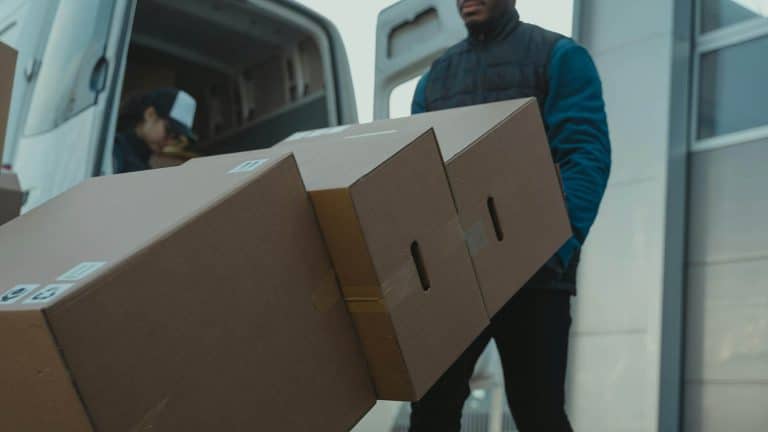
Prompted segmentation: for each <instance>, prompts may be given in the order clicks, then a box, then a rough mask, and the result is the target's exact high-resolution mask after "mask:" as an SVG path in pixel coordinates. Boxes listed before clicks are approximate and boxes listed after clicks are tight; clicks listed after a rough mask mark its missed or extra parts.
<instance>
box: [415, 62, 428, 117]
mask: <svg viewBox="0 0 768 432" xmlns="http://www.w3.org/2000/svg"><path fill="white" fill-rule="evenodd" d="M427 77H429V71H427V72H426V73H425V74H424V75H422V76H421V79H420V80H419V83H418V84H416V91H415V92H414V93H413V101H412V102H411V114H421V113H423V112H426V111H427V100H426V99H427V97H426V87H427Z"/></svg>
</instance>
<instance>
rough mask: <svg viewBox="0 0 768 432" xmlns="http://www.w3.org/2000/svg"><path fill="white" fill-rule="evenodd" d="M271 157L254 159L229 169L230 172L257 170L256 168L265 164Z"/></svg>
mask: <svg viewBox="0 0 768 432" xmlns="http://www.w3.org/2000/svg"><path fill="white" fill-rule="evenodd" d="M268 160H269V159H254V160H249V161H245V162H243V163H241V164H240V165H238V166H236V167H234V168H232V169H231V170H229V174H237V173H245V172H251V171H255V170H256V168H258V167H260V166H262V165H264V162H266V161H268Z"/></svg>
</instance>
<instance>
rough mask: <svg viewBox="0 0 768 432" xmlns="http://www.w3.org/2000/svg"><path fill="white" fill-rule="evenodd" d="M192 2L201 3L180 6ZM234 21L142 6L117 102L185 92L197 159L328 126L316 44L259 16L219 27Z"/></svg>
mask: <svg viewBox="0 0 768 432" xmlns="http://www.w3.org/2000/svg"><path fill="white" fill-rule="evenodd" d="M195 3H200V4H201V5H203V3H204V2H203V1H201V0H191V1H190V2H188V3H187V2H185V3H184V7H190V5H193V4H195ZM225 3H226V2H219V4H225ZM174 5H176V6H177V7H180V6H179V5H180V4H174ZM239 7H240V8H241V9H242V6H239ZM207 11H208V12H209V13H221V14H225V13H232V10H229V9H228V8H226V7H224V8H216V9H207ZM187 12H189V11H187ZM239 13H240V14H242V10H240V11H239ZM254 13H255V12H254ZM234 19H236V16H235V15H233V16H223V15H222V16H221V17H211V19H210V21H206V19H205V18H201V15H200V14H193V13H186V12H184V11H182V10H181V9H175V8H174V7H173V5H172V6H169V5H168V3H167V2H153V1H149V2H143V3H142V2H140V3H139V5H138V7H137V12H136V17H135V21H134V26H133V27H134V31H133V37H132V42H131V46H130V49H129V52H128V61H127V66H126V73H125V78H124V85H123V92H122V95H123V97H124V98H125V97H128V96H131V95H134V94H138V93H142V92H147V91H151V90H153V89H157V88H161V87H177V88H180V89H183V90H185V91H187V92H188V93H190V94H191V95H192V96H193V97H194V98H195V99H196V100H197V101H198V109H197V114H196V117H195V131H196V132H197V134H198V136H199V138H200V142H199V144H198V145H197V146H196V148H195V151H197V152H199V153H202V154H219V153H227V152H232V151H242V150H249V149H256V148H264V147H269V146H271V145H273V144H275V143H277V142H279V141H280V140H282V139H284V138H285V137H287V136H289V135H291V134H292V133H294V132H296V131H299V130H306V129H314V128H322V127H326V126H328V125H329V123H328V118H329V113H328V107H327V101H326V97H325V73H324V62H323V58H322V55H321V52H320V49H319V47H318V45H317V42H316V41H315V40H314V38H313V37H311V36H310V35H309V34H308V33H305V32H302V31H301V30H300V29H296V28H294V27H291V26H290V25H289V24H288V23H278V22H275V21H274V20H272V19H271V18H267V17H264V16H258V15H254V16H252V17H249V19H248V20H247V23H248V25H251V26H252V31H251V30H250V29H251V28H245V27H243V26H239V27H238V26H236V25H234V24H232V25H230V26H224V25H221V24H220V23H221V22H222V21H225V20H230V21H232V20H234ZM270 20H271V21H270ZM267 29H271V30H268V31H267ZM203 34H204V36H203ZM268 34H269V35H268ZM276 34H279V37H276V36H275V35H276ZM181 35H183V36H181ZM206 59H211V60H212V61H206Z"/></svg>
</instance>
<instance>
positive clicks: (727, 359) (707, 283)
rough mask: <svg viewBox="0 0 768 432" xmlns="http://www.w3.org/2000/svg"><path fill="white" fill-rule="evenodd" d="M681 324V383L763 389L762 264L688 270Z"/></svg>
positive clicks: (766, 300) (766, 372)
mask: <svg viewBox="0 0 768 432" xmlns="http://www.w3.org/2000/svg"><path fill="white" fill-rule="evenodd" d="M694 217H695V216H694ZM686 322H687V325H686V378H687V379H689V380H699V381H700V380H704V381H713V380H714V381H722V380H728V381H740V382H766V383H768V260H757V261H746V262H738V263H729V264H717V265H694V266H691V268H690V270H689V272H688V292H687V314H686ZM762 391H763V392H765V394H764V395H763V396H764V397H765V398H768V386H765V387H763V390H762ZM766 430H768V425H766Z"/></svg>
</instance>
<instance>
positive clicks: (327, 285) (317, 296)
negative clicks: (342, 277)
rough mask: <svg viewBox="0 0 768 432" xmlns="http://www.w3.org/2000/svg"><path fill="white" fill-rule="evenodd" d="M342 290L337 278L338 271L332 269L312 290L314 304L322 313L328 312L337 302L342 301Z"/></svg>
mask: <svg viewBox="0 0 768 432" xmlns="http://www.w3.org/2000/svg"><path fill="white" fill-rule="evenodd" d="M341 298H342V296H341V290H340V289H339V282H338V279H337V278H336V272H335V271H334V270H333V269H331V270H329V271H328V274H326V276H325V277H324V278H323V279H322V280H321V281H320V282H319V283H318V284H317V286H316V287H315V289H314V290H312V305H313V306H314V307H315V310H316V311H318V312H320V313H325V312H328V311H329V310H330V309H331V308H332V307H334V306H335V305H336V303H338V302H340V301H341Z"/></svg>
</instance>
